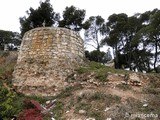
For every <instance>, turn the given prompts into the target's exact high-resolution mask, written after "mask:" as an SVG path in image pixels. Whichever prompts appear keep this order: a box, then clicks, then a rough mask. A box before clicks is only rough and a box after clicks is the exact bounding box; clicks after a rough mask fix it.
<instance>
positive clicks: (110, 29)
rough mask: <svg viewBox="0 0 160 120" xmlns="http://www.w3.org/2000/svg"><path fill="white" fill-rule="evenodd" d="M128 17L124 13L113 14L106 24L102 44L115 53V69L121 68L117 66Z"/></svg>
mask: <svg viewBox="0 0 160 120" xmlns="http://www.w3.org/2000/svg"><path fill="white" fill-rule="evenodd" d="M127 21H128V16H127V15H126V14H124V13H121V14H113V15H111V16H109V18H108V22H107V23H106V27H107V29H106V30H107V31H106V37H105V38H104V39H103V40H102V44H105V43H107V45H109V46H111V47H112V48H113V50H114V51H115V54H114V55H115V67H116V68H121V67H120V65H119V58H118V56H119V54H120V52H121V51H122V48H123V46H124V44H123V40H124V38H125V37H124V34H125V25H126V24H127Z"/></svg>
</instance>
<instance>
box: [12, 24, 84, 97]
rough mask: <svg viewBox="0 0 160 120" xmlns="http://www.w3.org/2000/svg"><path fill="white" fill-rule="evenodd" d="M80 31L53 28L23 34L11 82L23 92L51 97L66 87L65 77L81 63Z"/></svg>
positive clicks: (81, 42) (81, 44)
mask: <svg viewBox="0 0 160 120" xmlns="http://www.w3.org/2000/svg"><path fill="white" fill-rule="evenodd" d="M83 58H84V46H83V40H82V39H81V38H80V36H79V34H78V33H76V32H74V31H71V30H68V29H65V28H53V27H41V28H35V29H32V30H30V31H28V32H26V33H25V35H24V37H23V40H22V44H21V48H20V51H19V55H18V60H17V64H16V66H15V69H14V72H13V85H14V86H15V89H16V90H17V91H18V92H21V93H24V94H26V95H42V96H54V95H56V93H57V92H59V91H60V90H62V89H64V88H65V87H66V86H67V82H65V79H66V77H67V76H68V75H69V74H70V73H71V72H72V71H73V70H74V69H75V68H76V67H77V66H79V65H80V64H82V63H83Z"/></svg>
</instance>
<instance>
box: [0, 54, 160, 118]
mask: <svg viewBox="0 0 160 120" xmlns="http://www.w3.org/2000/svg"><path fill="white" fill-rule="evenodd" d="M16 58H17V53H16V52H0V115H1V116H2V117H3V119H4V120H10V119H11V117H12V116H13V115H15V116H17V117H18V116H19V117H18V119H19V120H20V118H22V117H24V114H23V113H24V112H25V113H26V111H24V110H28V111H27V112H28V114H29V112H30V113H31V112H32V114H36V115H37V116H38V115H39V116H38V117H39V120H41V118H43V119H44V120H50V119H51V118H54V119H56V120H130V119H133V120H143V119H146V120H158V119H160V116H159V118H158V116H157V115H160V107H159V106H160V75H159V74H142V73H137V75H138V77H139V79H140V81H141V85H140V86H136V85H133V84H124V83H123V82H124V81H125V79H126V77H128V76H129V75H130V74H132V73H133V72H129V71H124V70H116V69H113V68H110V67H106V66H103V65H101V64H98V63H95V62H89V63H86V64H85V65H84V66H81V67H80V68H77V69H76V70H75V72H74V73H72V74H70V75H68V78H67V79H66V82H68V83H70V85H69V86H68V87H67V88H66V89H64V90H63V91H61V93H60V94H58V95H57V96H54V97H40V96H25V95H22V94H20V93H17V92H16V91H14V88H13V86H12V81H11V80H12V72H13V70H14V65H15V63H16ZM122 81H123V82H122ZM25 100H35V101H37V102H38V103H39V104H40V106H43V107H46V108H47V104H48V102H51V101H52V100H56V102H55V103H54V105H53V106H52V107H50V108H49V107H48V108H47V110H48V111H47V112H46V111H45V112H46V113H41V111H37V113H35V111H34V110H35V108H34V106H33V105H32V104H25V103H26V102H24V101H25ZM146 116H147V117H146ZM28 119H29V118H28Z"/></svg>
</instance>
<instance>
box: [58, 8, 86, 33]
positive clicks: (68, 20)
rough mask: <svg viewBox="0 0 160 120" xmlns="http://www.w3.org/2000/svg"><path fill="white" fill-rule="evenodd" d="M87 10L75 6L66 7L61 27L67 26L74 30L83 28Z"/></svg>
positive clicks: (60, 22)
mask: <svg viewBox="0 0 160 120" xmlns="http://www.w3.org/2000/svg"><path fill="white" fill-rule="evenodd" d="M85 13H86V11H85V10H84V9H82V10H81V9H78V8H76V7H74V6H70V7H66V8H65V10H64V11H63V19H62V20H61V21H59V27H65V28H68V29H71V30H74V31H80V30H81V29H82V26H83V24H82V22H83V20H84V18H85Z"/></svg>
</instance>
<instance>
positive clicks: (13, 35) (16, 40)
mask: <svg viewBox="0 0 160 120" xmlns="http://www.w3.org/2000/svg"><path fill="white" fill-rule="evenodd" d="M9 43H10V44H13V45H14V46H18V45H20V43H21V36H20V34H19V33H17V32H12V31H4V30H0V49H1V50H4V45H5V44H7V45H8V44H9ZM11 49H12V48H11Z"/></svg>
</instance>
